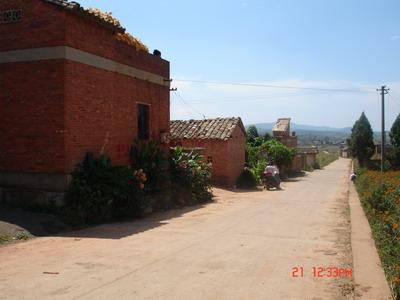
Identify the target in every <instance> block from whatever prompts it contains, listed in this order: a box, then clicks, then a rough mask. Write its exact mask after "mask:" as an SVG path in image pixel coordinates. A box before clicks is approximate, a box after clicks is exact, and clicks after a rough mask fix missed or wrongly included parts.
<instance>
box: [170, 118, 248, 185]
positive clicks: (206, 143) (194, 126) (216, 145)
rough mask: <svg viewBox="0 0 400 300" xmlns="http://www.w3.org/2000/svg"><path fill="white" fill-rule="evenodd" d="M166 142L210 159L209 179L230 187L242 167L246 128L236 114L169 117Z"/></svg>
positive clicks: (234, 182) (208, 160)
mask: <svg viewBox="0 0 400 300" xmlns="http://www.w3.org/2000/svg"><path fill="white" fill-rule="evenodd" d="M170 127H171V132H170V139H171V140H170V144H171V146H182V147H183V148H186V149H194V150H196V151H199V152H200V153H201V154H202V155H203V157H204V159H205V161H206V162H208V163H212V176H213V183H214V184H216V185H220V186H225V187H233V186H234V185H235V184H236V179H237V178H238V177H239V175H240V173H241V172H242V170H243V168H244V163H245V147H246V131H245V128H244V126H243V123H242V120H241V119H240V118H217V119H205V120H188V121H171V126H170Z"/></svg>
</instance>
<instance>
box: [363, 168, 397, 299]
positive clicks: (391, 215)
mask: <svg viewBox="0 0 400 300" xmlns="http://www.w3.org/2000/svg"><path fill="white" fill-rule="evenodd" d="M358 175H359V176H358V178H357V183H356V186H357V190H358V193H359V195H360V199H361V203H362V205H363V207H364V211H365V213H366V215H367V217H368V221H369V223H370V226H371V229H372V232H373V236H374V239H375V244H376V247H377V249H378V252H379V256H380V258H381V261H382V265H383V268H384V270H385V273H386V277H387V279H388V282H389V285H390V286H391V288H392V290H393V294H394V295H395V299H400V172H399V171H397V172H386V173H383V174H382V173H380V172H379V171H371V170H367V169H359V170H358Z"/></svg>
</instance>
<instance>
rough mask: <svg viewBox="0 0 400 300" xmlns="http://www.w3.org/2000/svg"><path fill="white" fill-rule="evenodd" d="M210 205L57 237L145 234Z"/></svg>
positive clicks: (98, 237)
mask: <svg viewBox="0 0 400 300" xmlns="http://www.w3.org/2000/svg"><path fill="white" fill-rule="evenodd" d="M210 203H213V202H208V203H205V204H198V205H193V206H186V207H183V208H175V209H171V210H168V211H164V212H156V213H153V214H151V215H148V216H146V217H144V218H139V219H133V220H126V221H123V222H115V223H107V224H102V225H97V226H92V227H88V228H84V229H80V230H74V231H70V232H63V233H61V234H59V235H58V236H62V237H73V238H96V239H121V238H125V237H128V236H132V235H135V234H138V233H141V232H145V231H147V230H151V229H154V228H158V227H162V226H165V225H167V224H169V222H170V221H171V220H173V219H176V218H179V217H182V216H183V215H185V214H187V213H190V212H192V211H195V210H198V209H201V208H203V207H205V206H206V205H208V204H210Z"/></svg>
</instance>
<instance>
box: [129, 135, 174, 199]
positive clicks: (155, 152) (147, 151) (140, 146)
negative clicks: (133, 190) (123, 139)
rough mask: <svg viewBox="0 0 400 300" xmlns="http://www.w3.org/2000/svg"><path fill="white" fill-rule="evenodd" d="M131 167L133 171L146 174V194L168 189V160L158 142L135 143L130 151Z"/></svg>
mask: <svg viewBox="0 0 400 300" xmlns="http://www.w3.org/2000/svg"><path fill="white" fill-rule="evenodd" d="M131 166H132V168H133V169H134V170H140V169H141V170H143V171H144V173H145V174H146V178H147V181H146V184H145V192H146V193H147V194H148V193H157V192H160V191H163V190H165V189H168V184H169V173H168V159H167V158H166V155H165V152H164V150H163V149H162V148H161V146H160V144H159V143H158V142H155V141H150V142H135V143H134V145H133V147H132V149H131Z"/></svg>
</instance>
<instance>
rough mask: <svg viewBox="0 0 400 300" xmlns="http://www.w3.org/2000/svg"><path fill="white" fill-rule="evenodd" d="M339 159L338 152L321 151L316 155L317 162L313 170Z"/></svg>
mask: <svg viewBox="0 0 400 300" xmlns="http://www.w3.org/2000/svg"><path fill="white" fill-rule="evenodd" d="M338 158H339V153H338V152H328V151H321V152H319V153H318V154H317V162H316V164H315V165H314V166H313V167H314V169H322V168H324V167H326V166H327V165H329V164H331V163H332V162H334V161H335V160H337V159H338Z"/></svg>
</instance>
